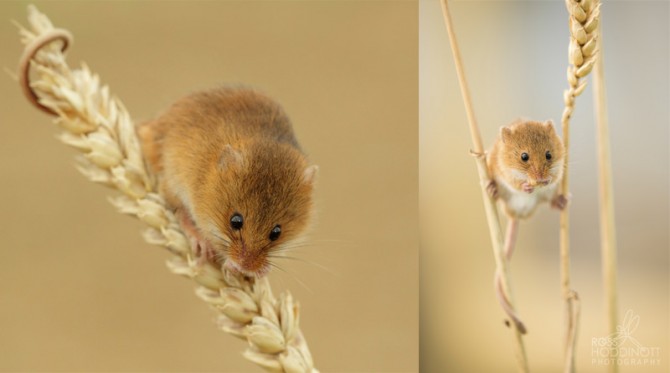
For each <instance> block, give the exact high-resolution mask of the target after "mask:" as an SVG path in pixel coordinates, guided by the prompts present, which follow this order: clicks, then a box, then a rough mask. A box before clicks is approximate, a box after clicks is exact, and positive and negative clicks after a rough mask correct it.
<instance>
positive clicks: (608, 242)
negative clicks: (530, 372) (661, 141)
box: [593, 25, 619, 373]
mask: <svg viewBox="0 0 670 373" xmlns="http://www.w3.org/2000/svg"><path fill="white" fill-rule="evenodd" d="M601 28H602V25H598V36H599V39H600V40H599V41H600V44H601V47H600V48H598V49H599V52H598V54H599V55H598V58H597V60H596V65H595V67H594V70H593V99H594V102H595V108H596V132H597V135H598V140H597V141H598V188H599V189H600V190H599V193H598V194H599V197H600V251H601V255H602V269H603V285H604V288H605V299H606V305H605V309H606V312H607V327H608V331H609V335H614V334H615V333H616V332H617V324H618V317H617V244H616V224H615V220H614V192H613V191H612V157H611V152H610V136H609V124H608V120H607V96H606V94H605V92H606V90H605V71H604V68H603V65H604V62H603V49H602V29H601ZM611 348H617V347H616V346H615V345H613V346H611ZM617 356H618V355H617ZM617 361H618V359H617ZM609 369H610V372H613V373H614V372H617V371H618V370H619V364H618V363H617V362H615V363H613V364H610V368H609Z"/></svg>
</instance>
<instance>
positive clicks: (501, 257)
mask: <svg viewBox="0 0 670 373" xmlns="http://www.w3.org/2000/svg"><path fill="white" fill-rule="evenodd" d="M441 3H442V15H443V16H444V21H445V25H446V27H447V34H448V35H449V43H450V44H451V50H452V54H453V56H454V64H455V65H456V72H457V75H458V82H459V86H460V88H461V95H462V96H463V102H464V104H465V111H466V114H467V117H468V124H469V126H470V135H471V137H472V143H473V147H474V149H473V150H472V151H471V153H472V155H473V156H474V157H475V160H476V163H477V171H478V172H479V181H480V183H481V189H482V199H483V200H484V209H485V211H486V220H487V222H488V226H489V234H490V236H491V246H492V248H493V256H494V258H495V261H496V274H495V289H496V294H497V295H498V298H499V301H500V303H501V305H502V307H503V309H504V311H505V312H506V313H507V315H508V316H509V317H510V318H511V319H512V321H513V322H512V323H511V326H512V329H513V330H514V342H515V344H514V345H515V350H516V351H515V354H516V361H517V368H518V370H519V371H520V372H528V361H527V358H526V349H525V347H524V344H523V334H524V333H525V327H524V326H523V323H521V321H520V320H519V318H518V316H517V315H516V311H515V308H514V304H513V300H512V288H511V286H510V281H509V273H508V272H509V271H508V260H507V257H506V256H505V251H504V250H503V234H502V228H501V227H500V219H499V216H498V209H497V207H496V203H495V201H494V200H493V198H492V197H491V196H490V195H489V194H488V192H487V191H486V187H487V185H488V184H489V182H490V181H491V178H490V176H489V171H488V167H486V153H485V151H484V147H483V145H482V137H481V134H480V133H479V127H478V126H477V120H476V118H475V111H474V108H473V106H472V99H471V97H470V90H469V88H468V82H467V80H466V77H465V70H464V68H463V62H462V60H461V52H460V49H459V48H458V42H457V40H456V34H455V32H454V27H453V24H452V22H451V14H450V13H449V4H448V1H447V0H442V1H441Z"/></svg>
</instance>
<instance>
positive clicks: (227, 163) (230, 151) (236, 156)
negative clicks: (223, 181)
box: [219, 144, 243, 169]
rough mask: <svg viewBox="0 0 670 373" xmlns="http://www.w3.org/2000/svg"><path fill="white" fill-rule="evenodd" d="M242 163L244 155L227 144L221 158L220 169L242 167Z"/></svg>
mask: <svg viewBox="0 0 670 373" xmlns="http://www.w3.org/2000/svg"><path fill="white" fill-rule="evenodd" d="M242 161H243V158H242V153H240V151H239V150H236V149H235V148H233V147H232V146H230V144H227V145H226V146H224V147H223V151H222V152H221V157H220V158H219V168H221V169H226V168H229V167H231V166H240V165H242Z"/></svg>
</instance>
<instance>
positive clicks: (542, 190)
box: [496, 178, 557, 219]
mask: <svg viewBox="0 0 670 373" xmlns="http://www.w3.org/2000/svg"><path fill="white" fill-rule="evenodd" d="M496 184H497V185H498V195H499V198H500V199H501V201H503V202H504V204H503V205H504V208H505V210H506V211H507V213H508V214H509V215H513V216H516V217H518V218H522V219H523V218H527V217H529V216H530V215H532V214H533V212H535V209H536V208H537V205H539V204H540V203H542V202H546V201H550V200H551V198H552V197H553V196H554V195H555V194H556V188H557V184H556V183H553V184H550V185H547V186H544V187H537V188H535V190H533V192H532V193H526V192H524V191H522V190H519V189H516V188H514V187H512V186H511V185H509V184H508V183H507V182H506V181H505V180H503V179H501V178H496Z"/></svg>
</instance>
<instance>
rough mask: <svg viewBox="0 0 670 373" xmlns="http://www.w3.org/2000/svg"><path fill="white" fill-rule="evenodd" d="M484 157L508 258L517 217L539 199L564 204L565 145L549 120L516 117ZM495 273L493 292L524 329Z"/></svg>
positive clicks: (526, 213)
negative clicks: (503, 220)
mask: <svg viewBox="0 0 670 373" xmlns="http://www.w3.org/2000/svg"><path fill="white" fill-rule="evenodd" d="M486 161H487V165H488V169H489V175H490V176H491V182H490V183H489V185H488V186H487V191H488V192H489V194H490V195H491V196H492V197H493V198H495V199H498V200H499V201H501V203H502V207H503V209H504V211H505V213H506V215H507V217H508V221H507V233H506V236H505V243H504V249H503V250H504V253H505V256H506V258H507V259H508V260H509V259H510V258H511V256H512V252H513V251H514V245H515V241H516V234H517V231H518V223H519V219H525V218H528V217H530V216H531V215H532V214H533V212H535V210H536V208H537V206H538V205H539V204H540V203H543V202H551V205H552V206H553V207H555V208H557V209H560V210H562V209H564V208H565V207H566V206H567V203H568V200H567V198H566V197H565V196H563V195H562V194H559V193H558V184H559V182H560V181H561V178H562V177H563V170H564V166H565V165H564V163H565V162H564V161H565V147H564V146H563V141H562V140H561V138H560V137H559V136H558V134H557V133H556V130H555V129H554V125H553V123H552V122H551V121H550V120H549V121H546V122H536V121H530V120H519V121H516V122H514V123H512V124H511V125H509V126H507V127H502V128H501V129H500V136H499V137H498V139H497V140H496V141H495V143H494V144H493V148H492V149H491V151H490V152H489V153H488V155H487V159H486ZM498 276H499V274H497V275H496V293H497V295H498V299H499V301H500V304H501V305H502V307H503V308H504V309H505V311H506V312H507V314H508V315H509V316H510V317H511V318H512V320H513V321H514V322H515V324H516V325H517V328H518V329H519V331H520V332H521V333H525V331H526V329H525V326H524V325H523V323H522V322H521V321H520V320H519V318H518V316H517V315H516V313H515V311H514V309H512V307H511V305H510V303H509V300H507V298H506V297H505V295H504V292H503V290H502V285H501V282H500V279H499V277H498Z"/></svg>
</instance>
